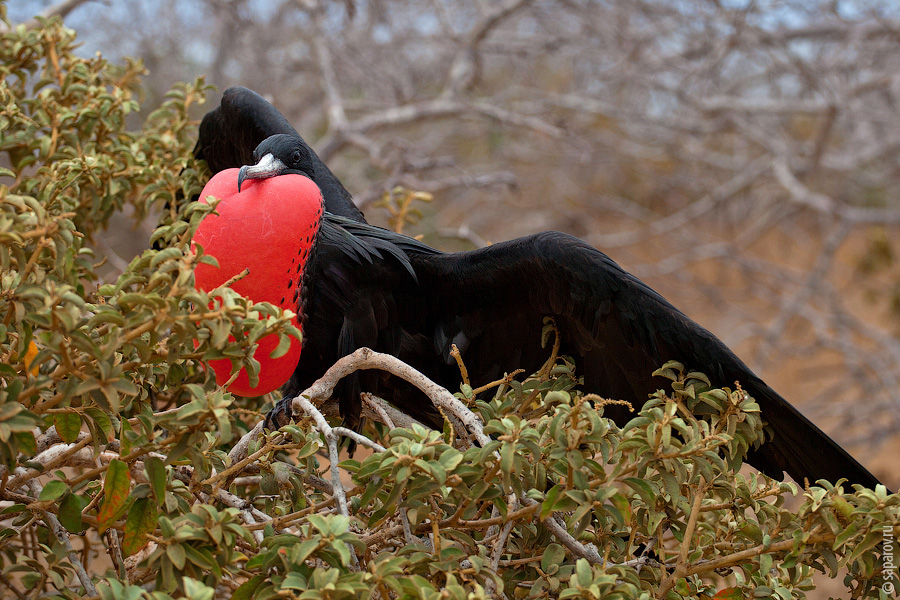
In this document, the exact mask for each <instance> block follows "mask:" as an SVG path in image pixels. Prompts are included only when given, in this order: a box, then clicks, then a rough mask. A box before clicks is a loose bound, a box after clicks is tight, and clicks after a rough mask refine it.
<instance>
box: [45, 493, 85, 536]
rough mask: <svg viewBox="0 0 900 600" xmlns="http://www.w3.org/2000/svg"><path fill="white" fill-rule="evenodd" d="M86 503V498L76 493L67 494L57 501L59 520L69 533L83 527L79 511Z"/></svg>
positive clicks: (76, 531)
mask: <svg viewBox="0 0 900 600" xmlns="http://www.w3.org/2000/svg"><path fill="white" fill-rule="evenodd" d="M45 489H46V488H45ZM87 505H88V500H87V498H84V497H82V496H79V495H78V494H68V495H67V496H66V497H65V498H63V499H62V501H61V502H60V503H59V514H58V515H57V516H58V517H59V522H60V523H61V524H62V526H63V527H65V528H66V529H67V530H68V531H69V532H71V533H81V532H82V531H84V529H85V525H84V522H83V521H82V520H81V511H82V510H84V507H85V506H87Z"/></svg>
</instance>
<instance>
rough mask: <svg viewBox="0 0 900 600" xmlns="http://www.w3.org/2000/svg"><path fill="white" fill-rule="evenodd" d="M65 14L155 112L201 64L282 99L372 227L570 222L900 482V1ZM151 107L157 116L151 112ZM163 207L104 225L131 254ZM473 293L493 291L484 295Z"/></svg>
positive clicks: (476, 238)
mask: <svg viewBox="0 0 900 600" xmlns="http://www.w3.org/2000/svg"><path fill="white" fill-rule="evenodd" d="M8 10H9V15H10V18H11V20H12V21H13V22H26V21H28V20H29V19H31V18H32V17H33V16H34V15H36V14H39V13H42V12H43V13H44V14H60V15H62V16H63V18H64V19H65V21H66V23H67V24H68V25H69V26H70V27H72V28H73V29H75V30H77V31H78V32H79V36H80V39H81V40H82V42H83V46H82V48H81V52H82V53H84V54H87V55H91V54H93V53H95V52H101V53H103V55H104V56H106V57H107V58H109V59H113V60H117V59H120V58H121V57H124V56H133V57H138V58H141V59H142V60H143V62H144V65H145V66H146V68H147V69H148V73H147V75H146V77H145V79H144V85H145V92H144V93H145V97H144V98H143V105H144V109H143V113H142V114H145V115H146V114H148V113H149V112H150V110H151V109H152V108H154V107H155V106H156V105H158V104H159V103H160V102H161V99H162V96H163V94H164V93H165V92H166V90H168V89H169V87H170V86H171V85H172V84H173V83H174V82H176V81H179V80H191V79H193V78H195V77H197V76H201V75H202V76H205V77H206V79H207V81H208V82H209V83H212V84H215V85H216V86H217V87H218V89H219V93H218V94H213V95H212V97H211V101H210V102H209V103H208V104H207V105H206V106H203V107H198V112H197V115H196V116H197V118H198V119H199V118H200V117H201V116H202V114H203V113H204V112H205V111H206V110H211V109H212V108H214V107H215V106H217V104H218V100H219V94H220V93H221V91H222V90H224V89H225V88H227V87H229V86H232V85H243V86H247V87H250V88H252V89H254V90H256V91H258V92H259V93H261V94H263V95H264V96H266V97H267V98H268V99H269V100H270V101H271V102H272V103H274V104H275V106H276V107H277V108H279V109H280V110H281V111H282V112H283V113H284V114H285V116H287V118H288V119H289V120H290V121H291V122H292V123H293V124H294V126H295V127H296V128H297V130H298V131H299V132H300V133H301V134H302V135H303V136H304V137H305V138H306V139H307V141H308V142H309V143H310V144H311V145H312V146H313V147H314V148H315V149H316V150H317V151H318V152H319V154H320V155H321V157H322V158H323V159H324V160H325V161H326V162H327V163H328V164H329V165H330V166H331V168H332V170H334V171H335V173H336V174H337V175H338V176H339V177H340V178H341V179H342V180H343V181H344V184H345V185H346V187H347V188H348V189H350V190H351V192H353V194H354V196H355V199H356V201H357V203H358V204H359V205H360V206H361V207H362V208H363V210H364V211H365V212H366V215H367V217H368V218H369V219H370V220H371V221H373V222H375V223H377V224H382V225H384V224H387V219H388V216H389V215H388V213H387V211H385V210H384V209H383V208H379V207H378V206H376V204H377V202H378V201H379V200H380V199H381V198H382V196H383V194H384V192H385V191H386V190H390V189H392V188H393V187H394V186H397V185H401V186H404V187H406V188H409V189H413V190H420V191H426V192H431V193H432V194H433V198H434V199H433V201H432V202H430V203H428V204H424V203H422V204H417V205H416V207H417V208H418V209H419V210H420V211H421V219H420V220H419V221H418V222H417V223H415V224H412V225H407V226H406V228H405V230H404V232H405V233H408V234H411V235H424V239H425V240H426V241H427V242H428V243H430V244H432V245H435V246H437V247H440V248H443V249H446V250H458V249H470V248H474V247H477V246H481V245H484V244H487V243H491V242H495V241H500V240H504V239H509V238H512V237H516V236H519V235H523V234H528V233H533V232H536V231H540V230H546V229H557V230H562V231H566V232H569V233H572V234H574V235H577V236H579V237H582V238H583V239H585V240H587V241H588V242H590V243H591V244H594V245H595V246H597V247H598V248H600V249H601V250H603V251H604V252H606V253H607V254H609V255H610V256H612V257H613V258H614V259H615V260H616V261H618V262H619V263H620V264H622V266H624V267H625V268H626V269H628V270H629V271H631V272H633V273H635V274H637V275H638V276H639V277H641V278H642V279H643V280H645V281H646V282H647V283H649V284H650V285H651V286H652V287H654V288H655V289H657V290H658V291H659V292H661V293H662V294H663V295H664V296H666V297H667V298H668V299H669V300H670V301H672V302H673V303H674V304H675V305H676V306H678V307H679V308H681V309H682V310H683V311H685V312H686V313H687V314H688V315H689V316H691V317H692V318H694V319H695V320H696V321H698V322H699V323H701V324H702V325H704V326H706V327H707V328H708V329H710V330H712V331H713V332H714V333H715V334H716V335H717V336H719V337H720V338H721V339H722V340H723V341H725V343H726V344H728V345H729V346H730V347H732V348H733V349H734V350H735V351H736V352H737V353H738V354H739V355H740V356H741V357H742V358H743V359H744V360H745V361H746V362H747V363H748V364H749V365H750V366H751V367H752V368H753V369H754V370H755V371H757V372H758V373H759V374H760V375H761V376H762V377H763V378H764V379H765V380H766V381H768V382H769V383H770V384H772V385H773V387H775V388H776V389H777V390H779V391H780V392H781V393H782V394H783V395H784V396H785V397H787V398H788V399H789V400H790V401H791V402H793V403H795V404H796V405H798V406H799V407H800V408H801V409H802V410H803V411H804V412H805V413H806V414H807V415H809V416H810V417H811V418H812V419H813V420H814V421H815V422H816V423H818V424H820V425H821V426H822V427H823V429H825V430H826V431H827V432H828V433H829V434H830V435H832V436H833V437H834V438H835V439H836V440H838V441H839V443H841V444H842V445H844V446H845V447H847V448H849V449H850V450H851V451H852V452H853V453H854V454H855V455H856V456H857V457H858V458H859V459H860V460H861V461H862V462H863V463H864V464H866V465H867V466H868V467H869V468H870V469H871V470H872V471H873V472H874V473H875V474H876V475H877V476H879V477H880V478H881V479H882V480H883V481H884V482H885V483H887V484H889V485H891V486H892V487H893V488H894V489H897V488H898V487H900V461H897V460H896V458H895V457H896V456H897V454H898V453H900V340H898V337H897V334H898V332H900V267H898V264H897V263H898V261H897V256H898V252H900V244H898V242H897V240H896V239H895V238H896V237H897V236H896V234H897V232H898V231H900V197H898V195H900V191H898V190H900V185H898V184H900V9H898V7H897V4H896V0H873V1H867V0H859V1H839V0H796V1H792V0H784V1H777V0H760V1H751V0H679V1H678V2H671V1H669V0H644V1H641V0H628V1H625V0H621V1H613V0H610V1H603V0H531V1H529V0H511V1H497V2H492V1H488V0H431V1H423V0H343V1H334V2H326V1H324V0H269V1H261V0H230V1H226V0H160V1H158V2H146V1H143V0H115V1H107V2H104V1H91V0H82V1H78V0H68V1H65V2H61V3H58V2H47V1H39V0H18V1H16V2H13V3H11V4H9V5H8ZM138 118H140V117H139V116H138ZM154 226H155V222H154V221H152V220H150V221H149V222H146V223H135V222H134V221H133V219H129V218H128V217H127V215H125V216H123V217H122V218H121V219H119V220H118V221H116V222H115V224H114V226H113V227H111V228H110V230H109V231H108V232H107V235H106V236H105V237H104V238H102V239H100V240H99V241H98V243H99V244H100V247H101V250H102V251H103V252H104V253H106V254H107V255H108V256H109V258H110V265H111V267H112V268H114V269H116V268H118V269H121V268H122V267H123V266H124V265H125V264H127V262H128V261H129V260H130V259H131V257H132V256H134V255H135V254H137V253H139V252H140V251H142V250H143V249H144V248H146V247H147V239H148V237H149V233H150V232H151V231H152V230H153V227H154ZM473 293H477V290H473Z"/></svg>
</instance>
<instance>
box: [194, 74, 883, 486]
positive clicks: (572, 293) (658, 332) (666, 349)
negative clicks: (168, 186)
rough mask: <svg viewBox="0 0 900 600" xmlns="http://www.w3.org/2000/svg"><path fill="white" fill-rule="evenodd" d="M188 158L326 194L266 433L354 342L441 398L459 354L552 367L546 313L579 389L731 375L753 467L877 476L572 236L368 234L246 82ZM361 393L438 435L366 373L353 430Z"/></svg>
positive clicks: (399, 391)
mask: <svg viewBox="0 0 900 600" xmlns="http://www.w3.org/2000/svg"><path fill="white" fill-rule="evenodd" d="M195 154H196V156H197V157H198V158H203V159H205V160H206V162H207V164H208V165H209V166H210V169H211V170H212V171H213V172H220V171H223V170H224V169H229V168H238V167H239V168H240V170H239V171H238V172H237V173H233V172H232V173H231V174H230V175H229V177H235V176H236V178H237V182H236V183H237V185H238V186H241V185H243V186H247V185H248V183H249V182H250V181H259V180H266V179H269V178H277V177H281V176H283V175H288V174H294V175H302V176H305V177H308V178H310V179H311V180H312V181H313V182H314V183H315V184H317V185H318V187H319V189H320V190H321V194H322V198H321V199H316V200H315V201H316V202H324V207H325V211H326V212H325V214H324V216H323V217H322V219H321V226H320V227H319V229H318V233H317V235H316V236H315V239H314V240H312V241H311V244H312V246H311V251H310V252H309V254H308V258H307V259H306V262H305V265H303V266H302V280H301V281H300V282H299V286H300V288H301V289H302V293H297V290H296V289H295V290H293V294H294V298H295V299H296V302H297V307H296V308H297V312H298V313H299V314H300V315H302V317H301V318H302V330H303V341H302V356H301V357H300V359H299V363H298V365H297V367H296V369H295V370H294V373H293V375H292V376H291V378H290V380H289V381H288V382H286V384H285V385H284V387H283V388H282V393H283V396H284V399H283V400H282V402H281V403H279V405H278V406H277V407H276V408H275V409H274V410H273V411H272V413H270V415H269V416H268V417H267V423H268V424H269V425H270V426H272V427H277V426H278V425H283V424H284V423H286V422H287V420H288V419H289V415H290V404H289V402H288V401H289V399H290V398H292V397H293V396H294V395H295V394H296V393H298V392H300V391H302V390H303V389H305V388H306V387H308V386H309V385H310V384H311V383H312V382H313V381H315V380H316V379H317V378H318V377H320V376H321V375H322V374H323V373H324V372H325V371H326V370H327V369H328V367H330V366H331V365H332V364H333V363H334V362H335V361H336V360H338V359H339V358H341V357H342V356H345V355H347V354H350V353H351V352H353V351H355V350H356V349H358V348H361V347H369V348H372V349H374V350H377V351H380V352H387V353H390V354H393V355H395V356H397V357H398V358H400V359H401V360H403V361H405V362H406V363H408V364H410V365H411V366H413V367H414V368H416V369H418V370H419V371H421V372H423V373H424V374H425V375H427V376H428V377H430V378H431V379H432V380H434V381H436V382H437V383H439V384H441V385H444V386H445V387H447V388H450V389H454V388H458V386H459V379H460V374H459V370H458V367H457V365H456V362H455V360H454V358H453V357H452V356H451V348H452V347H453V346H454V345H455V346H456V347H457V348H458V349H459V352H460V353H461V355H462V358H463V360H464V362H465V364H466V367H467V369H468V374H469V377H470V379H471V382H472V385H473V386H479V385H482V384H485V383H488V382H491V381H495V380H497V379H499V378H502V377H503V376H504V375H505V374H506V373H509V372H512V371H513V370H515V369H518V368H522V369H525V370H526V371H528V372H534V371H536V370H538V369H539V368H540V367H541V365H542V364H543V363H544V361H545V360H546V359H547V350H546V349H545V348H543V347H542V345H541V337H542V328H543V326H544V318H545V317H547V316H550V317H552V318H553V319H554V321H555V323H556V326H557V328H558V331H559V336H560V339H561V348H560V352H561V353H562V354H565V355H568V356H571V357H573V359H574V361H575V363H576V365H575V368H576V372H577V373H579V374H580V375H581V376H583V378H584V386H583V387H584V390H585V391H586V392H593V393H596V394H598V395H600V396H602V397H605V398H615V399H620V400H626V401H628V402H630V403H632V405H634V406H636V407H639V406H641V405H642V404H643V403H644V402H646V401H647V399H648V396H649V395H650V394H652V393H653V392H655V391H656V390H657V389H658V388H660V387H663V386H662V385H661V381H660V380H659V379H655V378H654V377H653V376H652V373H653V372H654V371H655V370H656V369H657V368H658V367H659V366H660V365H662V364H663V363H665V362H666V361H668V360H670V359H675V360H679V361H681V362H682V363H684V364H685V365H687V366H688V367H690V368H692V369H696V370H699V371H702V372H704V373H706V374H707V376H708V377H709V379H710V381H711V383H712V384H713V385H714V386H717V387H718V386H729V387H730V386H733V385H734V384H735V382H740V384H741V385H742V386H743V389H744V390H746V391H747V392H748V393H749V394H750V395H751V396H752V397H753V398H754V399H755V400H756V401H757V402H758V404H759V406H760V410H761V414H762V417H763V419H764V420H765V421H766V423H767V424H768V427H769V428H770V430H771V431H770V434H771V439H769V440H767V441H766V442H765V443H763V444H762V445H760V446H759V447H757V448H754V449H752V450H751V451H750V453H749V454H748V457H747V461H748V462H749V463H750V464H751V465H753V466H754V467H756V468H757V469H759V470H760V471H762V472H764V473H766V474H767V475H769V476H771V477H775V478H778V479H782V478H783V476H784V472H787V473H788V474H789V475H790V476H791V477H793V478H794V479H795V480H797V481H798V482H803V480H804V479H808V480H809V481H816V480H817V479H826V480H828V481H832V482H833V481H836V480H838V479H841V478H846V479H847V480H849V481H850V482H851V483H855V484H861V485H864V486H866V487H869V488H872V487H874V486H875V485H877V484H878V483H879V481H878V480H877V479H876V478H875V477H874V476H873V475H872V474H871V473H869V471H867V470H866V469H865V467H863V466H862V465H861V464H860V463H859V462H857V461H856V460H855V459H854V458H853V457H852V456H850V454H848V453H847V452H846V451H845V450H844V449H843V448H841V447H840V446H839V445H838V444H837V443H835V442H834V441H833V440H832V439H831V438H829V437H828V436H827V435H825V434H824V433H823V432H822V431H821V430H820V429H819V428H818V427H816V426H815V425H814V424H813V423H812V422H811V421H810V420H809V419H807V418H806V417H804V416H803V415H802V414H801V413H800V412H799V411H798V410H797V409H796V408H794V407H793V406H792V405H791V404H790V403H789V402H788V401H787V400H785V399H784V398H782V397H781V396H780V395H779V394H778V393H777V392H775V391H774V390H773V389H772V388H771V387H769V386H768V385H767V384H766V383H765V382H764V381H763V380H762V379H760V378H759V377H757V376H756V375H755V374H754V373H753V372H752V371H751V370H750V368H749V367H747V365H745V364H744V363H743V362H742V361H741V360H740V359H739V358H738V357H737V356H736V355H735V354H734V353H733V352H732V351H731V350H730V349H729V348H728V347H726V345H725V344H724V343H723V342H721V341H720V340H719V339H718V338H716V337H715V336H714V335H713V334H712V333H710V332H709V331H707V330H706V329H704V328H703V327H702V326H700V325H699V324H697V323H696V322H694V321H693V320H691V319H690V318H688V317H687V316H686V315H685V314H684V313H682V312H681V311H679V310H678V309H677V308H675V307H674V306H673V305H672V304H670V303H669V302H668V301H666V300H665V298H663V297H662V296H661V295H660V294H658V293H657V292H655V291H654V290H653V289H651V288H650V287H649V286H647V285H646V284H645V283H643V282H642V281H640V280H639V279H637V278H636V277H635V276H633V275H631V274H630V273H628V272H626V271H625V270H624V269H622V268H621V267H620V266H619V265H618V264H616V263H615V262H614V261H613V260H612V259H611V258H609V257H608V256H607V255H605V254H604V253H602V252H601V251H599V250H597V249H596V248H593V247H592V246H590V245H589V244H587V243H585V242H584V241H582V240H580V239H578V238H575V237H573V236H571V235H567V234H565V233H559V232H543V233H538V234H535V235H530V236H526V237H522V238H518V239H514V240H510V241H506V242H501V243H497V244H494V245H491V246H488V247H485V248H481V249H478V250H474V251H469V252H457V253H444V252H441V251H439V250H436V249H433V248H431V247H429V246H427V245H425V244H423V243H421V242H418V241H416V240H414V239H412V238H409V237H406V236H403V235H399V234H396V233H393V232H391V231H388V230H385V229H381V228H378V227H374V226H371V225H369V224H367V223H366V222H365V219H364V218H363V215H362V213H361V212H360V211H359V210H358V209H357V208H356V206H354V205H353V202H352V199H351V196H350V194H349V193H348V192H347V190H346V189H345V188H344V186H343V185H341V183H340V182H339V181H338V179H337V178H336V177H335V176H334V174H333V173H332V172H331V171H330V170H329V169H328V168H327V167H326V166H325V164H324V163H323V162H322V161H321V160H320V159H319V157H318V156H317V155H316V154H315V152H314V151H313V150H312V149H311V148H310V147H309V146H308V145H307V144H306V142H304V141H303V139H302V138H301V137H300V136H299V135H298V134H297V132H296V131H295V130H294V129H293V127H291V126H290V124H289V123H288V122H287V120H286V119H285V118H284V117H283V116H282V115H281V114H280V113H279V112H278V111H277V110H276V109H275V108H274V107H273V106H272V105H271V104H269V103H268V102H266V101H265V100H264V99H263V98H262V97H261V96H259V95H257V94H256V93H255V92H252V91H250V90H248V89H245V88H231V89H229V90H226V92H225V94H224V97H223V99H222V101H221V105H220V106H219V107H218V108H216V109H215V110H213V111H211V112H210V113H208V114H207V115H206V117H204V119H203V122H202V124H201V127H200V137H199V141H198V144H197V148H196V150H195ZM298 201H299V199H298ZM242 251H244V252H252V249H251V248H244V249H242ZM304 252H305V251H304ZM293 283H294V282H293V281H292V282H291V283H289V284H287V285H288V286H290V285H292V284H293ZM285 292H287V290H285ZM362 390H364V391H371V392H374V393H378V394H380V395H383V396H384V397H386V398H388V399H389V400H390V401H391V402H392V403H394V404H395V405H396V406H397V407H398V408H400V409H402V410H404V411H405V412H407V413H409V414H410V415H411V416H413V417H415V418H417V419H419V420H420V421H422V422H424V423H426V424H429V425H431V426H433V427H439V426H440V422H441V420H440V419H441V418H440V415H439V414H438V413H437V412H436V411H435V409H434V408H433V406H432V405H431V403H430V402H429V401H428V399H427V398H426V397H425V396H424V395H422V394H421V393H419V392H418V391H417V390H415V389H414V388H412V387H411V386H410V385H409V384H407V383H406V382H403V381H400V380H399V379H397V378H394V377H391V376H388V375H384V374H377V373H376V372H374V371H365V372H362V373H358V374H356V375H354V376H351V377H348V378H345V380H344V381H343V382H342V383H341V385H340V387H339V389H338V390H336V394H337V395H338V396H339V402H340V409H341V414H342V416H343V418H344V420H345V423H347V424H348V425H349V426H351V427H355V426H357V425H358V422H359V415H360V409H361V401H360V397H359V393H360V391H362ZM605 411H606V412H605V414H606V415H607V416H610V417H611V418H613V419H614V420H615V421H616V422H617V423H619V424H620V425H621V424H623V423H624V422H625V421H626V420H627V419H628V418H629V416H628V413H627V411H626V410H625V409H624V408H621V407H617V406H608V407H606V409H605Z"/></svg>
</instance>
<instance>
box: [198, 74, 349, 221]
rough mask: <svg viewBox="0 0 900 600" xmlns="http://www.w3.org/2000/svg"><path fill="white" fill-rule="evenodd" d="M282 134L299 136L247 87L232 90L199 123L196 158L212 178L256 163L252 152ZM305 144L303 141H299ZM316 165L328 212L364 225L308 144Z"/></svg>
mask: <svg viewBox="0 0 900 600" xmlns="http://www.w3.org/2000/svg"><path fill="white" fill-rule="evenodd" d="M279 133H283V134H289V135H293V136H297V138H300V135H299V134H298V133H297V130H295V129H294V128H293V127H292V126H291V124H290V123H288V120H287V119H285V118H284V115H282V114H281V113H280V112H278V109H276V108H275V107H274V106H272V105H271V104H270V103H269V102H268V101H267V100H266V99H265V98H263V97H262V96H260V95H259V94H257V93H256V92H254V91H253V90H249V89H247V88H244V87H232V88H228V89H227V90H225V93H224V94H222V101H221V103H220V104H219V106H218V107H216V108H215V109H213V110H211V111H209V112H208V113H206V115H205V116H204V117H203V120H202V121H201V122H200V135H199V137H198V139H197V145H196V146H195V147H194V156H195V157H196V158H198V159H202V160H205V161H206V164H207V165H209V168H210V170H211V171H212V172H213V174H215V173H218V172H219V171H223V170H225V169H231V168H239V167H242V166H243V165H252V164H255V163H256V160H255V159H254V156H253V150H255V149H256V147H257V146H258V145H259V144H260V142H262V141H263V140H264V139H266V138H267V137H269V136H272V135H276V134H279ZM300 139H301V141H302V138H300ZM302 143H303V144H304V145H305V146H306V148H307V149H308V151H309V156H310V159H311V161H312V163H313V174H312V180H313V181H314V182H315V183H316V185H318V186H319V189H321V190H322V197H323V198H324V200H325V210H327V211H328V212H330V213H333V214H336V215H343V216H344V217H347V218H349V219H352V220H354V221H359V222H365V218H364V217H363V214H362V212H361V211H360V210H359V209H358V208H357V207H356V205H355V204H354V203H353V199H352V197H351V196H350V192H348V191H347V190H346V188H344V186H343V185H341V182H340V181H338V179H337V177H335V176H334V174H333V173H332V172H331V170H330V169H329V168H328V167H327V166H326V165H325V163H323V162H322V160H321V159H320V158H319V157H318V155H317V154H316V153H315V151H314V150H313V149H312V148H310V147H309V145H308V144H306V142H302Z"/></svg>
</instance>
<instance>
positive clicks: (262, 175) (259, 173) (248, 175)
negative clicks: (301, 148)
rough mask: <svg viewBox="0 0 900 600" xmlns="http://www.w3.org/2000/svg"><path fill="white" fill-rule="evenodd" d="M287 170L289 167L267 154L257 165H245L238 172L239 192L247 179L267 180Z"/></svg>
mask: <svg viewBox="0 0 900 600" xmlns="http://www.w3.org/2000/svg"><path fill="white" fill-rule="evenodd" d="M286 170H287V166H286V165H285V164H284V163H283V162H281V161H280V160H278V159H277V158H275V156H274V155H273V154H272V153H269V154H266V155H265V156H263V157H262V158H261V159H259V162H258V163H256V164H255V165H244V166H243V167H241V170H240V171H238V192H240V191H241V184H242V183H244V180H245V179H266V178H268V177H275V176H276V175H280V174H282V173H284V172H285V171H286Z"/></svg>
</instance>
